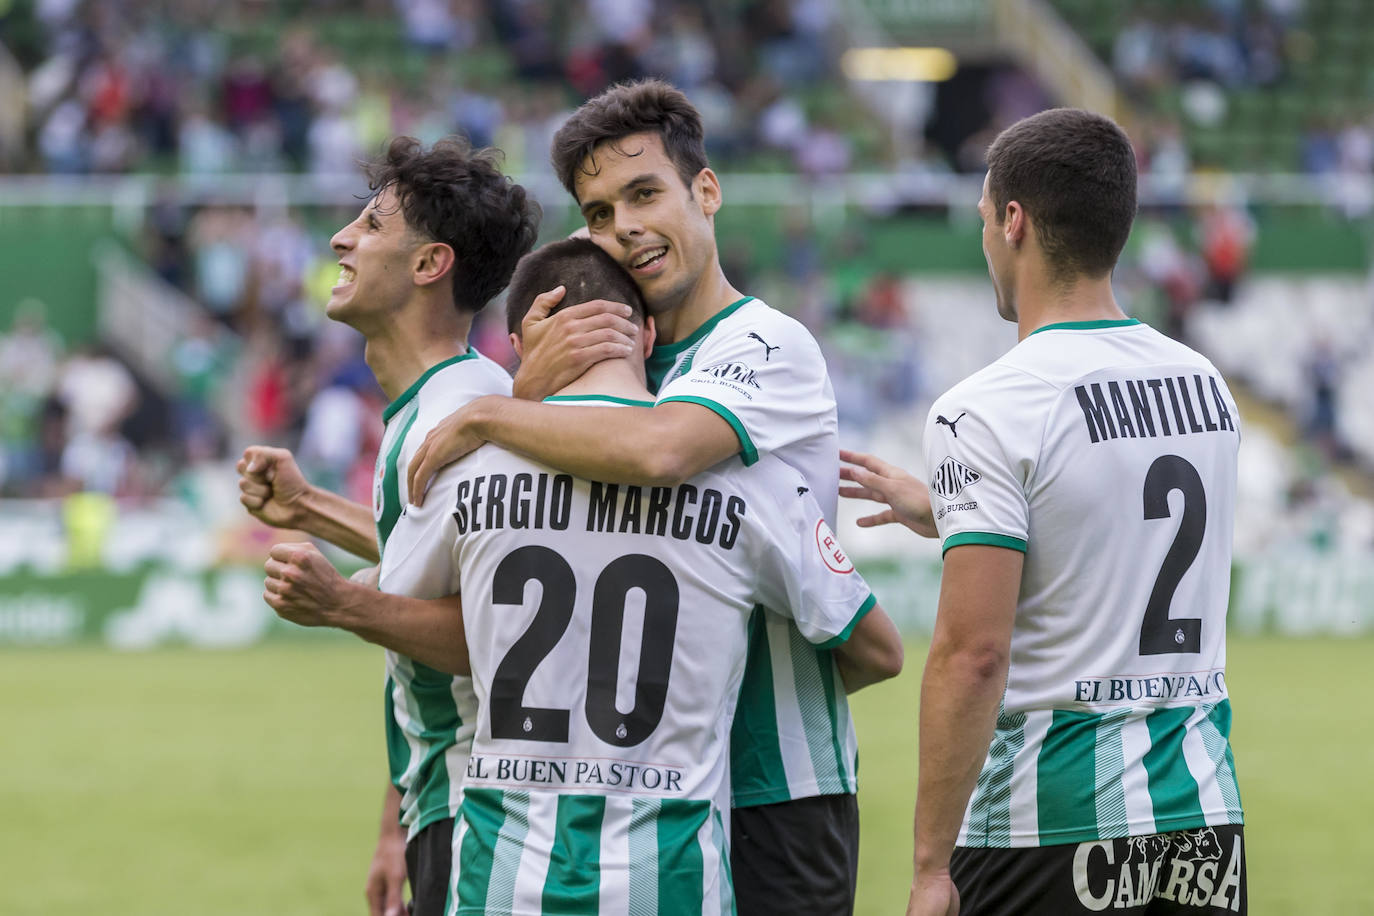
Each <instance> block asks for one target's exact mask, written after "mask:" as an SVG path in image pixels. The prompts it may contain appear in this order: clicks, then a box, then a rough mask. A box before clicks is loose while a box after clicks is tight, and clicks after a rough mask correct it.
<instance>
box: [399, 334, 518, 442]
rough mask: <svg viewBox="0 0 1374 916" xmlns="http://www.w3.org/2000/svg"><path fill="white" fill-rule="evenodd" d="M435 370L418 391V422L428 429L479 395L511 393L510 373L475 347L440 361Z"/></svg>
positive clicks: (420, 425) (419, 425)
mask: <svg viewBox="0 0 1374 916" xmlns="http://www.w3.org/2000/svg"><path fill="white" fill-rule="evenodd" d="M431 372H432V373H433V374H432V375H429V377H427V378H425V379H423V384H422V385H421V386H420V388H419V390H418V391H417V392H416V400H417V402H418V405H417V406H418V414H417V416H416V423H415V425H416V426H417V427H420V428H423V429H426V430H427V429H429V428H431V427H433V426H434V425H435V424H437V423H438V422H439V421H441V420H442V419H443V418H444V417H446V416H448V415H449V414H451V413H453V412H454V411H456V410H458V409H459V408H461V407H464V406H465V405H467V404H469V403H471V402H472V401H475V400H476V399H477V398H480V397H485V396H486V395H489V394H498V395H507V396H508V395H510V393H511V377H510V374H509V373H507V372H506V370H505V369H503V368H501V366H500V365H498V364H497V363H495V362H493V361H492V360H490V359H488V358H487V357H485V356H483V355H482V354H481V353H479V352H478V351H477V350H476V349H475V348H469V350H468V352H467V353H465V354H463V355H462V356H459V357H456V358H455V359H452V360H448V361H446V362H444V363H440V364H439V365H438V366H436V367H435V368H434V369H433V370H431Z"/></svg>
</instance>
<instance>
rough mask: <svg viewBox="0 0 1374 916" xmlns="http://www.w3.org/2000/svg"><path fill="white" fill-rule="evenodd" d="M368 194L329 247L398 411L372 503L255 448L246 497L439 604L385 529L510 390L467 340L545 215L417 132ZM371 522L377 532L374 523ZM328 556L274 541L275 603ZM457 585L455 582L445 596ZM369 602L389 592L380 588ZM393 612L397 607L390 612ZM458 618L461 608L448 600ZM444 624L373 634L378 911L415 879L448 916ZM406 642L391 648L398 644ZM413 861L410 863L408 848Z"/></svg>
mask: <svg viewBox="0 0 1374 916" xmlns="http://www.w3.org/2000/svg"><path fill="white" fill-rule="evenodd" d="M368 178H369V186H370V187H371V189H372V191H373V196H372V198H371V199H370V200H369V201H368V203H367V205H366V206H365V207H364V208H363V209H362V212H361V213H360V214H359V215H358V218H357V219H355V220H353V221H352V222H351V223H349V224H348V225H347V226H345V227H344V228H342V229H340V230H339V232H338V233H337V234H335V236H334V238H333V239H332V240H331V245H332V247H333V249H334V251H335V252H337V253H338V255H339V268H340V270H339V284H338V285H337V286H335V287H334V289H333V291H332V292H331V295H330V299H329V303H328V305H327V307H326V312H327V314H328V315H329V317H330V318H332V319H333V320H335V321H341V322H344V323H345V324H348V325H350V326H351V327H353V328H355V329H356V330H358V331H359V332H361V333H362V335H363V337H364V338H365V339H366V351H365V356H366V359H367V363H368V366H369V367H370V368H371V369H372V371H373V373H374V374H375V375H376V377H377V381H378V383H379V384H380V385H381V387H382V390H383V391H384V392H385V393H386V394H387V396H388V397H390V398H392V401H391V404H390V405H389V406H388V407H387V408H386V410H385V412H384V413H383V415H382V417H383V420H384V421H385V423H386V432H385V434H384V437H383V440H382V445H381V449H380V451H379V453H378V455H377V473H376V478H375V480H374V482H373V488H374V489H373V507H372V511H371V512H369V511H368V508H367V507H366V506H361V505H358V504H355V503H352V502H351V501H349V500H347V499H345V498H343V497H341V496H337V495H335V494H331V493H328V492H326V491H322V490H319V489H317V488H315V487H311V486H310V485H308V484H307V483H306V481H305V479H304V478H303V477H302V476H301V474H300V471H299V469H298V468H297V467H296V464H295V462H294V460H293V459H292V457H291V455H290V453H289V452H286V451H285V450H281V449H269V448H263V447H252V448H249V449H248V450H247V451H245V453H244V456H243V459H242V460H241V461H240V462H239V473H240V475H241V480H240V489H241V490H242V491H243V493H242V496H241V497H240V499H241V501H242V502H243V504H244V506H246V507H247V508H248V510H249V511H250V512H251V513H252V514H253V515H255V516H257V517H258V518H261V519H262V520H263V521H266V522H267V523H268V524H272V525H276V526H279V527H287V528H294V529H299V530H303V531H306V532H307V533H310V534H313V535H315V536H317V537H321V538H324V539H325V540H329V541H331V542H333V543H335V544H337V545H339V546H340V547H343V548H344V549H347V550H350V551H351V552H353V553H356V554H358V555H359V556H362V557H364V558H367V559H374V560H375V559H380V564H381V565H380V572H379V583H378V586H379V588H380V589H381V591H382V592H386V593H396V594H398V595H406V596H411V597H415V598H428V599H438V598H440V597H441V596H442V595H448V594H450V592H449V591H434V590H433V589H432V588H431V583H430V582H427V581H424V580H422V579H414V578H409V577H408V576H407V574H406V573H405V571H398V565H399V561H400V560H401V559H403V557H399V556H397V555H396V554H395V552H394V551H393V550H391V549H390V548H389V538H390V536H391V534H392V531H393V529H394V528H395V526H396V524H397V521H398V519H399V518H400V516H401V515H402V513H403V511H404V507H405V505H406V502H407V492H406V479H407V475H406V470H407V468H406V462H407V460H408V459H409V457H410V456H411V455H412V454H413V453H414V451H415V449H416V448H417V447H418V446H419V444H420V441H421V440H422V439H423V437H424V434H425V433H426V432H427V431H428V430H429V428H430V426H431V425H432V424H433V423H435V422H437V421H438V420H439V419H440V418H442V417H443V416H445V415H447V414H448V413H450V412H451V411H453V410H454V409H455V408H456V407H459V406H461V405H463V404H465V403H467V402H468V401H470V400H472V399H473V398H475V397H478V396H481V395H486V394H498V393H506V392H509V390H510V378H509V376H508V375H507V373H506V372H505V370H503V369H502V368H501V367H500V366H498V365H497V364H495V363H493V362H491V361H490V360H488V359H486V358H485V357H483V356H482V355H481V354H479V353H478V352H477V351H476V350H473V349H472V348H470V347H469V346H468V343H467V338H468V331H469V328H470V327H471V324H472V318H473V316H474V315H475V314H476V313H477V312H478V311H480V310H481V309H482V307H483V306H484V305H486V303H487V302H488V301H489V300H490V299H491V298H492V297H493V296H495V295H496V294H497V293H498V292H500V291H501V289H502V288H503V287H505V285H506V283H507V281H508V280H509V279H510V275H511V271H512V270H513V269H514V267H515V264H516V262H517V261H518V260H519V258H520V256H521V255H522V254H524V253H525V252H527V251H529V250H530V248H531V247H532V245H533V244H534V240H535V237H536V234H537V232H538V222H539V213H538V208H537V207H536V205H535V204H534V203H533V201H531V200H529V199H528V197H527V196H526V194H525V190H524V188H522V187H521V186H519V185H517V184H513V183H512V182H511V181H510V180H509V179H508V178H506V177H505V176H504V175H502V174H501V172H500V170H499V169H498V168H497V165H496V162H495V156H494V154H493V153H492V152H491V151H486V150H473V149H471V148H470V147H469V146H468V145H467V143H466V141H462V140H458V139H449V140H445V141H441V142H439V143H437V144H435V145H434V147H433V148H432V149H430V150H428V151H426V150H424V149H423V148H422V147H421V145H420V144H419V143H418V142H417V141H415V140H413V139H411V138H407V137H403V138H398V139H396V140H394V141H393V142H392V143H391V145H390V147H389V149H388V150H387V152H386V155H385V156H384V157H382V158H381V159H379V160H377V161H376V162H373V163H371V164H370V165H369V167H368ZM374 525H375V527H374ZM311 562H313V563H314V564H315V565H316V567H319V566H321V565H327V564H326V563H325V562H324V560H323V558H322V557H320V556H319V554H318V552H317V551H313V550H312V549H310V548H308V545H278V546H277V547H274V548H273V552H272V559H270V560H269V561H268V566H267V569H268V579H267V593H266V595H265V597H266V599H267V601H268V603H269V604H270V605H272V607H273V608H274V609H276V610H277V611H278V612H279V613H282V614H283V616H287V617H288V618H289V619H295V620H297V621H298V622H301V623H306V624H318V623H326V622H332V621H325V620H322V619H318V618H309V617H308V616H306V615H304V614H296V616H292V614H293V610H292V601H293V600H294V598H293V597H291V596H290V595H289V594H288V593H290V592H291V585H292V583H293V580H294V579H295V578H297V577H298V575H299V572H300V566H301V565H303V564H309V563H311ZM450 591H451V590H450ZM371 594H372V600H373V601H380V600H381V599H380V598H379V596H377V593H376V592H372V593H371ZM388 606H389V605H388ZM449 612H450V613H449V617H450V619H451V620H452V619H456V617H457V613H456V607H453V606H452V605H450V606H449ZM447 632H448V631H447V629H446V628H444V627H442V626H439V627H436V628H435V629H434V638H433V639H427V638H426V634H423V633H422V634H420V636H419V637H418V638H416V639H414V640H413V643H412V644H408V643H405V642H403V641H398V640H397V639H396V638H394V634H388V633H386V632H384V629H377V628H376V626H375V623H374V624H373V629H371V630H368V629H366V628H364V629H363V630H361V631H360V633H361V635H364V636H365V637H366V638H370V639H373V641H377V642H380V643H382V644H383V645H387V646H388V649H389V650H388V652H387V654H386V667H387V679H386V695H385V702H386V712H387V729H386V745H387V757H388V761H389V765H390V770H391V774H390V776H391V778H390V783H389V785H388V788H387V792H386V801H385V804H384V806H383V815H382V827H381V834H380V837H379V840H378V848H377V854H376V856H375V857H374V860H373V865H372V868H371V870H370V872H369V876H368V886H367V896H368V901H369V905H370V907H371V910H372V913H373V914H374V916H380V914H382V913H387V914H391V913H396V914H399V913H400V912H402V909H403V908H402V900H401V892H402V887H401V884H402V882H403V879H404V876H405V875H406V874H408V875H409V878H410V886H411V895H412V898H413V911H412V912H413V913H414V914H415V916H437V914H439V913H441V912H442V910H443V905H444V901H445V898H446V895H447V892H448V884H449V867H450V861H449V860H450V850H451V834H452V828H453V816H454V814H455V813H456V812H457V807H458V790H459V783H460V781H461V778H462V773H463V768H464V766H465V763H466V760H467V753H468V749H469V746H470V741H471V736H472V721H471V717H472V714H473V712H474V710H475V707H476V699H475V696H474V695H473V693H472V688H471V684H470V682H469V681H468V680H467V679H465V678H454V677H453V676H452V675H451V674H447V673H444V672H441V671H438V670H435V669H433V668H431V667H429V666H427V665H425V664H423V663H422V662H420V661H417V660H416V659H415V658H414V657H412V656H411V655H408V654H406V653H405V652H404V651H403V650H404V648H406V647H411V648H413V650H414V651H416V652H419V653H423V652H424V651H425V649H426V647H427V646H429V645H431V644H432V643H433V642H434V641H435V640H441V639H444V638H447V637H446V635H445V634H446V633H447ZM398 648H399V649H402V651H394V650H396V649H398ZM402 852H403V855H404V865H402V862H401V855H402Z"/></svg>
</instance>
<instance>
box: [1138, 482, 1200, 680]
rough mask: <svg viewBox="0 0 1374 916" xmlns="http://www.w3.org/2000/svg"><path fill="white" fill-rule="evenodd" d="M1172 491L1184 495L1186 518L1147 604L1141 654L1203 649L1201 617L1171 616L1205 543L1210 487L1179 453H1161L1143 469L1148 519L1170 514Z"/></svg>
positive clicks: (1185, 651)
mask: <svg viewBox="0 0 1374 916" xmlns="http://www.w3.org/2000/svg"><path fill="white" fill-rule="evenodd" d="M1174 490H1178V491H1179V492H1180V493H1182V494H1183V518H1182V520H1180V521H1179V524H1178V534H1176V535H1174V542H1173V544H1171V545H1170V546H1169V552H1168V553H1166V554H1165V555H1164V563H1163V565H1161V566H1160V568H1159V575H1157V576H1156V577H1155V585H1154V588H1153V589H1151V590H1150V600H1149V603H1148V604H1146V605H1145V619H1144V620H1143V621H1141V624H1140V654H1141V655H1170V654H1173V653H1178V652H1184V653H1191V652H1201V651H1202V619H1201V618H1200V617H1170V616H1169V606H1170V605H1171V604H1173V601H1174V592H1175V591H1177V590H1178V583H1179V582H1180V581H1181V580H1182V579H1183V574H1184V573H1186V572H1187V571H1188V567H1190V566H1192V565H1193V560H1195V559H1197V553H1198V550H1199V549H1200V548H1201V547H1202V534H1203V532H1204V531H1205V530H1206V528H1207V492H1206V490H1205V489H1203V486H1202V477H1201V476H1200V475H1199V474H1198V472H1197V468H1195V467H1193V466H1192V465H1191V464H1189V463H1188V462H1187V461H1186V460H1184V459H1183V458H1180V457H1179V456H1178V455H1162V456H1160V457H1159V458H1156V459H1155V462H1154V464H1152V465H1150V470H1149V471H1147V472H1146V474H1145V494H1144V496H1145V499H1144V502H1145V518H1146V520H1147V521H1148V520H1150V519H1160V518H1168V517H1169V494H1170V493H1171V492H1173V491H1174Z"/></svg>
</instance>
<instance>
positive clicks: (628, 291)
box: [506, 238, 645, 334]
mask: <svg viewBox="0 0 1374 916" xmlns="http://www.w3.org/2000/svg"><path fill="white" fill-rule="evenodd" d="M555 286H563V287H566V288H567V292H566V293H564V294H563V300H562V301H561V302H559V303H558V305H557V306H556V307H555V308H554V311H555V312H556V311H558V309H560V308H563V307H564V306H567V305H577V304H578V303H580V302H590V301H591V300H593V299H605V300H606V301H607V302H623V303H625V304H626V305H628V306H629V307H630V308H631V310H632V311H633V318H634V320H635V321H636V322H638V323H640V324H643V323H644V312H645V309H644V296H643V295H642V294H641V293H640V291H639V287H638V286H636V285H635V280H634V277H632V276H630V274H629V272H628V271H627V270H625V268H623V267H621V266H620V265H619V264H618V263H616V260H615V258H613V257H611V256H610V255H608V254H607V253H606V252H605V251H602V250H601V247H600V246H599V245H597V244H596V243H595V242H593V241H591V240H590V239H578V238H575V239H563V240H561V241H558V242H549V243H548V244H547V245H542V246H540V248H539V249H538V250H536V251H532V252H530V253H529V254H527V255H525V256H524V257H523V258H521V259H520V263H519V264H517V265H516V267H515V275H514V276H512V277H511V279H510V289H508V290H507V291H506V330H508V331H510V333H512V334H519V333H520V324H521V322H523V321H524V320H525V315H526V314H528V313H529V310H530V306H531V305H533V304H534V297H535V296H538V295H539V294H540V293H546V292H548V291H549V290H551V289H553V288H554V287H555Z"/></svg>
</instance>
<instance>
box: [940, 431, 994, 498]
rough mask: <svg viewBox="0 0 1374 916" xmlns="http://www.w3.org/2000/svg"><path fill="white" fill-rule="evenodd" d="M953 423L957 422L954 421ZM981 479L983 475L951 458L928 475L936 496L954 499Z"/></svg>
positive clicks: (942, 462)
mask: <svg viewBox="0 0 1374 916" xmlns="http://www.w3.org/2000/svg"><path fill="white" fill-rule="evenodd" d="M955 422H956V423H957V422H959V421H958V420H956V421H955ZM982 479H983V475H982V474H979V473H978V472H977V471H975V470H974V469H973V468H971V467H967V466H965V465H962V464H960V463H959V462H957V461H955V460H954V459H953V458H946V459H945V460H944V461H941V462H940V466H939V467H938V468H936V469H935V473H934V474H931V475H930V488H931V489H932V490H934V491H935V493H936V494H937V495H938V496H942V497H944V498H945V499H954V497H956V496H958V495H959V494H960V493H962V492H964V487H967V486H972V485H973V484H975V483H977V482H978V481H980V480H982Z"/></svg>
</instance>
